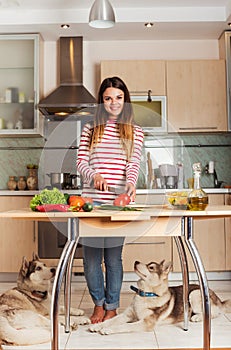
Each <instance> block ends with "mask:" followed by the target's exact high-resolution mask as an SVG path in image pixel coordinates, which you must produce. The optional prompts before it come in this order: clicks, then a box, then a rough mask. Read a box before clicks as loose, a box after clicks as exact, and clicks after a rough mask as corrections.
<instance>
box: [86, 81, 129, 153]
mask: <svg viewBox="0 0 231 350" xmlns="http://www.w3.org/2000/svg"><path fill="white" fill-rule="evenodd" d="M109 87H114V88H117V89H120V90H122V91H123V93H124V107H123V110H122V112H121V113H120V115H119V116H118V118H117V127H118V130H119V135H120V140H121V144H122V147H123V149H124V151H125V152H126V155H127V158H128V159H129V158H130V157H131V154H132V151H133V143H134V116H133V109H132V105H131V99H130V94H129V91H128V88H127V86H126V84H125V83H124V82H123V80H122V79H120V78H119V77H111V78H106V79H104V80H103V82H102V83H101V86H100V88H99V93H98V108H97V110H96V114H95V119H94V127H93V132H92V138H91V144H90V149H92V148H93V147H95V146H96V145H97V143H98V142H100V140H101V139H102V136H103V133H104V128H105V125H106V122H107V120H108V112H107V111H106V110H105V108H104V101H103V94H104V91H105V90H106V89H107V88H109Z"/></svg>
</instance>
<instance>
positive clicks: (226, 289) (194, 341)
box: [0, 281, 231, 350]
mask: <svg viewBox="0 0 231 350" xmlns="http://www.w3.org/2000/svg"><path fill="white" fill-rule="evenodd" d="M134 283H135V282H134ZM131 284H133V283H132V282H124V283H123V288H122V292H121V307H120V310H119V311H122V310H123V309H124V308H125V307H126V306H127V305H128V304H129V303H130V301H131V299H132V298H133V295H134V294H133V292H132V291H131V290H130V288H129V287H130V285H131ZM172 284H173V283H172ZM174 284H178V283H177V282H174ZM12 286H14V284H13V283H1V284H0V292H1V293H2V292H3V291H5V290H6V289H8V288H11V287H12ZM209 286H210V288H212V289H214V290H215V291H216V292H217V294H218V295H219V297H220V298H221V299H222V300H224V299H229V298H231V281H210V282H209ZM72 305H73V306H75V307H80V308H82V309H83V310H85V314H86V315H90V314H91V312H92V307H93V305H92V301H91V299H90V297H89V294H88V291H87V288H86V284H85V283H84V282H73V283H72ZM181 327H182V325H181V324H177V325H168V326H159V327H156V329H155V330H154V331H153V332H150V333H147V332H141V333H133V334H119V335H117V334H115V335H107V336H102V335H99V334H95V333H90V332H88V326H79V328H78V330H77V331H75V332H72V333H70V334H65V333H63V331H61V332H60V350H64V349H65V350H73V349H75V350H76V349H81V350H84V349H88V350H89V349H180V348H185V349H189V348H201V347H202V344H203V342H202V323H197V324H196V323H191V322H190V324H189V330H188V331H187V332H185V331H183V330H182V328H181ZM3 348H4V349H6V350H10V349H17V350H19V347H12V346H3ZM211 348H219V349H222V348H231V314H226V315H224V316H221V317H219V318H217V319H214V320H212V330H211ZM23 349H27V350H28V349H34V350H40V349H41V350H42V349H50V344H49V343H47V344H42V345H36V346H25V347H22V346H20V350H23Z"/></svg>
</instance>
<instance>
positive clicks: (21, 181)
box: [17, 176, 26, 191]
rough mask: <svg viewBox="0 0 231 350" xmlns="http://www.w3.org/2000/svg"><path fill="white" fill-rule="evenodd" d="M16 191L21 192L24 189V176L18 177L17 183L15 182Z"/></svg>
mask: <svg viewBox="0 0 231 350" xmlns="http://www.w3.org/2000/svg"><path fill="white" fill-rule="evenodd" d="M17 187H18V190H20V191H23V190H25V189H26V177H25V176H19V179H18V182H17Z"/></svg>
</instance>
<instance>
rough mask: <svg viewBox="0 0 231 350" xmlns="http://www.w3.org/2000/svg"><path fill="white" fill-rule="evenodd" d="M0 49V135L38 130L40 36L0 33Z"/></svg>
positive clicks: (40, 62) (22, 133)
mask: <svg viewBox="0 0 231 350" xmlns="http://www.w3.org/2000/svg"><path fill="white" fill-rule="evenodd" d="M0 51H1V57H0V136H9V135H13V136H17V137H18V136H25V135H33V134H38V129H39V111H38V109H37V103H38V101H39V99H40V95H41V94H42V91H41V89H42V85H43V84H42V79H41V73H42V66H41V64H42V59H41V56H42V39H41V38H40V36H39V34H15V35H8V34H7V35H0Z"/></svg>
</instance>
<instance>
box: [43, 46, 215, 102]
mask: <svg viewBox="0 0 231 350" xmlns="http://www.w3.org/2000/svg"><path fill="white" fill-rule="evenodd" d="M218 58H219V47H218V40H153V41H83V62H84V64H83V83H84V86H85V87H86V88H87V89H88V90H89V91H90V92H91V93H92V94H93V95H94V96H96V95H97V91H98V86H99V84H100V62H101V61H102V60H110V59H111V60H112V59H114V60H117V59H118V60H126V59H134V60H135V59H147V60H148V59H164V60H168V59H169V60H174V59H218ZM56 86H57V80H56V42H50V41H49V42H45V43H44V94H45V95H47V94H48V93H49V92H51V91H52V90H53V89H54V88H55V87H56Z"/></svg>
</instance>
